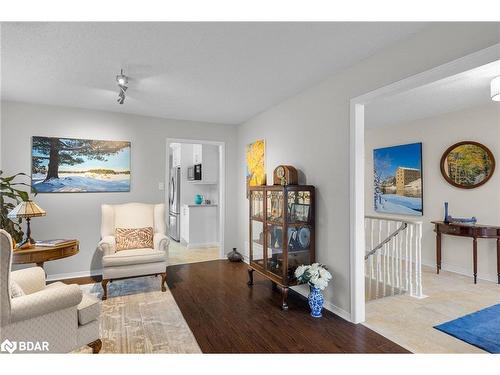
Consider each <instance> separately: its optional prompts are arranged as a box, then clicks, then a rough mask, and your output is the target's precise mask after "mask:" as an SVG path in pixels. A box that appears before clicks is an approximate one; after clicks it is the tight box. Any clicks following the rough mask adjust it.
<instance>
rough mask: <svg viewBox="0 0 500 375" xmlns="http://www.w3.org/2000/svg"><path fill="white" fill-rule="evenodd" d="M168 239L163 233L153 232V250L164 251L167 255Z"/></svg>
mask: <svg viewBox="0 0 500 375" xmlns="http://www.w3.org/2000/svg"><path fill="white" fill-rule="evenodd" d="M169 244H170V240H169V239H168V237H167V236H166V235H165V234H164V233H155V234H154V235H153V246H154V249H155V250H160V251H164V252H165V253H166V254H167V257H168V246H169Z"/></svg>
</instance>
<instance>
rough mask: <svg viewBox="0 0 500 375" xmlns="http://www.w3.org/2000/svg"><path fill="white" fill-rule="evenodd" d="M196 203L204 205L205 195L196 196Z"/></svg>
mask: <svg viewBox="0 0 500 375" xmlns="http://www.w3.org/2000/svg"><path fill="white" fill-rule="evenodd" d="M194 203H195V204H202V203H203V195H201V194H196V195H195V196H194Z"/></svg>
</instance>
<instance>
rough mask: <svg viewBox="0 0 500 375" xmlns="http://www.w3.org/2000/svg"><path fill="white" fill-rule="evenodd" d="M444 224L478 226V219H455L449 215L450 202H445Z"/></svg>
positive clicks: (473, 217)
mask: <svg viewBox="0 0 500 375" xmlns="http://www.w3.org/2000/svg"><path fill="white" fill-rule="evenodd" d="M444 223H446V224H449V223H462V224H473V225H474V224H476V223H477V218H476V217H475V216H472V217H453V216H451V215H450V214H449V213H448V202H444Z"/></svg>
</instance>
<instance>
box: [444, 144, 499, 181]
mask: <svg viewBox="0 0 500 375" xmlns="http://www.w3.org/2000/svg"><path fill="white" fill-rule="evenodd" d="M440 168H441V174H442V175H443V177H444V179H445V180H446V181H448V183H449V184H451V185H453V186H455V187H458V188H461V189H474V188H476V187H478V186H481V185H483V184H485V183H486V182H488V180H489V179H490V178H491V176H492V175H493V172H494V171H495V158H494V157H493V154H492V152H491V151H490V150H489V149H488V147H486V146H485V145H483V144H481V143H478V142H474V141H463V142H459V143H455V144H454V145H452V146H450V147H448V149H446V151H445V152H444V153H443V156H442V157H441V163H440Z"/></svg>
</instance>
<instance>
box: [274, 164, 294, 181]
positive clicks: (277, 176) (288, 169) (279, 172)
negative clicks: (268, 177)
mask: <svg viewBox="0 0 500 375" xmlns="http://www.w3.org/2000/svg"><path fill="white" fill-rule="evenodd" d="M273 183H274V185H282V186H285V185H297V184H298V183H299V182H298V174H297V170H296V169H295V168H294V167H292V166H291V165H278V166H277V167H276V168H275V169H274V173H273Z"/></svg>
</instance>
